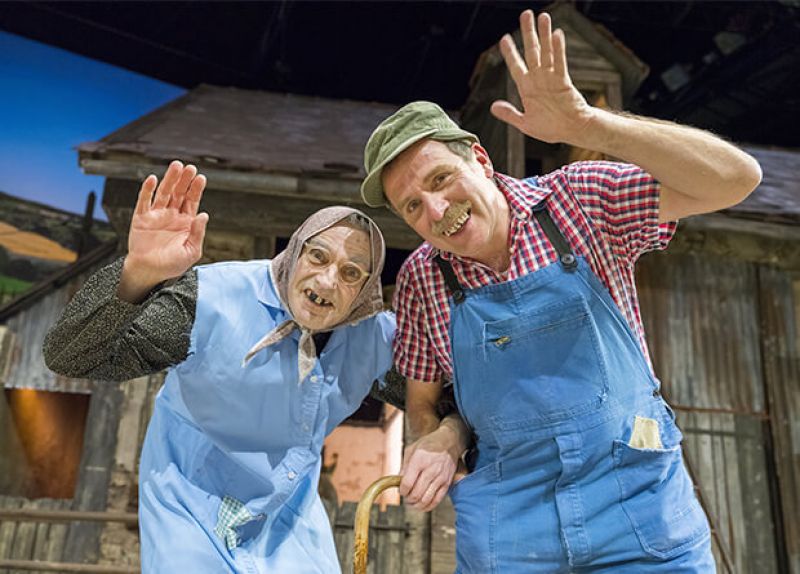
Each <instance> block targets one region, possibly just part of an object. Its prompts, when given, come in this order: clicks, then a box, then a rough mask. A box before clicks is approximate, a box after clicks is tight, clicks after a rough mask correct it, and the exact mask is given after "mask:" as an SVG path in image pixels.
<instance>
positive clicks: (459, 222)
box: [442, 208, 472, 237]
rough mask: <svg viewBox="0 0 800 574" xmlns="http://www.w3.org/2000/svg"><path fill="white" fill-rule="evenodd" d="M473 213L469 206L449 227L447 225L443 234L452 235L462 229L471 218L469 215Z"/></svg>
mask: <svg viewBox="0 0 800 574" xmlns="http://www.w3.org/2000/svg"><path fill="white" fill-rule="evenodd" d="M471 213H472V212H471V211H470V209H469V208H467V210H466V211H464V212H462V213H461V215H459V216H458V217H457V218H456V219H455V221H453V222H452V223H451V224H450V226H449V227H447V228H446V229H445V230H444V231H442V235H444V236H445V237H450V236H451V235H453V234H455V233H458V232H459V231H461V228H462V227H464V224H465V223H466V222H467V220H468V219H469V216H470V215H471Z"/></svg>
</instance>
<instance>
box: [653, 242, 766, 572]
mask: <svg viewBox="0 0 800 574" xmlns="http://www.w3.org/2000/svg"><path fill="white" fill-rule="evenodd" d="M637 279H638V281H637V284H638V288H639V295H640V301H641V304H642V317H643V320H644V323H645V329H646V331H647V334H648V341H649V345H650V351H651V355H652V358H653V362H654V365H655V370H656V373H657V375H658V376H659V377H660V378H661V380H662V384H663V389H664V395H665V396H666V397H667V399H668V402H670V403H671V404H672V405H673V406H675V407H676V410H677V413H678V422H679V425H680V426H681V428H682V430H683V432H684V453H685V455H686V460H687V463H688V465H689V466H690V467H691V469H692V471H693V472H694V475H695V478H696V482H697V483H698V484H699V486H700V489H701V493H702V495H703V498H704V500H705V503H706V506H707V510H708V513H709V516H710V518H711V519H712V522H713V524H714V525H715V526H716V529H717V535H718V537H719V539H720V541H721V542H722V545H723V546H724V550H725V553H726V554H727V555H728V557H729V560H730V562H731V563H732V564H731V570H732V571H733V572H776V571H777V570H776V568H777V560H778V555H777V553H776V549H775V548H776V544H775V543H776V535H777V533H776V529H775V522H774V517H773V513H772V510H771V502H772V500H771V497H772V493H771V490H770V485H769V478H770V457H771V453H770V452H769V450H768V431H769V426H768V417H769V412H768V409H767V402H766V399H765V392H764V388H765V387H764V377H763V364H762V352H761V336H762V333H761V328H760V321H759V313H758V300H759V286H758V280H757V266H756V265H755V264H753V263H746V262H742V261H737V260H736V259H733V258H721V257H714V256H701V255H661V254H659V255H648V256H646V257H645V258H643V260H642V261H641V263H640V264H639V265H638V267H637ZM715 553H716V554H717V562H718V566H719V571H720V572H726V571H727V570H726V569H725V568H724V559H723V556H722V554H721V553H720V548H719V547H717V546H715Z"/></svg>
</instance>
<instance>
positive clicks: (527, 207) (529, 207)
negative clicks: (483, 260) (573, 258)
mask: <svg viewBox="0 0 800 574" xmlns="http://www.w3.org/2000/svg"><path fill="white" fill-rule="evenodd" d="M538 181H539V180H538V178H536V177H531V178H528V179H517V178H514V177H511V176H509V175H503V174H502V173H496V172H495V174H494V182H495V185H497V189H499V190H500V193H502V194H503V196H505V198H506V202H507V203H508V207H509V209H510V210H511V213H510V215H511V218H512V220H511V221H510V223H511V229H509V233H511V232H512V231H513V229H514V228H513V218H516V219H522V220H528V219H530V218H531V216H532V215H533V206H534V205H536V204H537V203H539V202H540V201H542V200H543V199H544V198H545V197H547V196H548V195H549V194H550V192H551V191H552V190H551V189H547V188H545V187H540V186H539V185H538ZM428 246H429V250H428V253H427V254H426V258H427V259H433V258H434V257H436V256H437V255H439V256H441V258H442V259H445V260H448V261H450V260H452V259H453V258H455V257H456V256H455V255H453V254H452V253H449V252H447V251H441V250H440V249H438V248H436V247H434V246H433V245H430V244H428Z"/></svg>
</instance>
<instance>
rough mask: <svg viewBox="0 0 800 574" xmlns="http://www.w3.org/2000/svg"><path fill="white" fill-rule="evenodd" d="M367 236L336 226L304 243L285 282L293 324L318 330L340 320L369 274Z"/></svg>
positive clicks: (369, 253) (346, 227)
mask: <svg viewBox="0 0 800 574" xmlns="http://www.w3.org/2000/svg"><path fill="white" fill-rule="evenodd" d="M370 261H371V252H370V239H369V234H368V233H367V232H366V231H364V230H363V229H358V228H356V227H351V226H350V225H347V224H341V223H340V224H337V225H335V226H333V227H329V228H328V229H326V230H325V231H322V232H320V233H318V234H317V235H315V236H313V237H311V238H310V239H309V240H308V241H306V243H305V245H304V246H303V251H302V253H301V254H300V258H299V259H298V260H297V264H296V265H295V267H294V272H293V274H292V277H291V279H290V281H289V292H288V299H289V300H288V304H289V309H290V310H291V312H292V316H293V317H294V320H295V321H297V323H298V324H299V325H300V326H301V327H304V328H306V329H310V330H312V331H322V330H325V329H328V328H330V327H333V326H334V325H336V324H337V323H340V322H341V321H343V320H344V319H345V318H346V317H347V316H348V315H349V314H350V311H351V307H352V305H353V302H354V301H355V299H356V297H358V294H359V293H360V292H361V288H362V287H363V286H364V283H365V282H366V280H367V277H368V276H369V274H370V272H371V268H370Z"/></svg>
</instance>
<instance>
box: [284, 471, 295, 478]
mask: <svg viewBox="0 0 800 574" xmlns="http://www.w3.org/2000/svg"><path fill="white" fill-rule="evenodd" d="M286 476H287V477H288V478H289V480H294V479H295V478H297V473H296V472H295V471H293V470H290V471H289V472H288V474H287V475H286Z"/></svg>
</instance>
